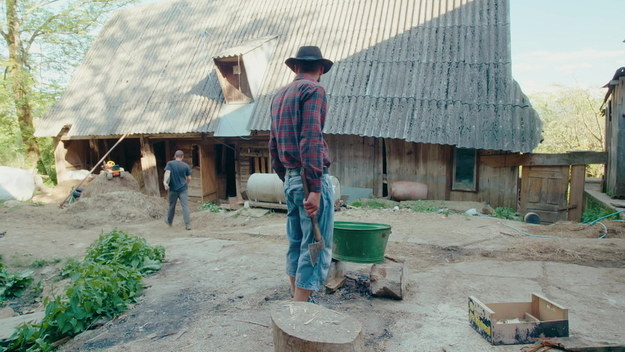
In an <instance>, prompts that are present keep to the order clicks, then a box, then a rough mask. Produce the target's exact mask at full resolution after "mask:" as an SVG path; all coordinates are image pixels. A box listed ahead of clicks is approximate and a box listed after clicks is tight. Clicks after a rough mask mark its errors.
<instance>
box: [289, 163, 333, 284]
mask: <svg viewBox="0 0 625 352" xmlns="http://www.w3.org/2000/svg"><path fill="white" fill-rule="evenodd" d="M284 196H285V198H286V202H287V209H288V213H287V223H286V232H287V236H288V239H289V249H288V251H287V253H286V274H287V275H289V276H293V277H295V285H296V286H297V287H299V288H301V289H304V290H312V291H318V290H320V289H321V288H322V287H323V284H324V282H325V279H326V276H327V275H328V269H329V268H330V262H331V261H332V238H333V231H334V191H333V190H332V184H331V182H330V176H329V175H327V174H324V175H323V179H322V184H321V201H320V204H319V210H318V211H317V222H318V224H319V230H320V232H321V236H322V238H323V241H324V244H325V248H324V249H323V250H322V251H321V252H320V253H319V258H318V259H317V263H316V264H315V266H314V267H313V265H312V263H311V261H310V252H309V250H308V245H309V244H311V243H314V242H315V235H314V233H313V227H312V221H311V220H310V217H308V214H306V210H305V209H304V188H303V186H302V178H301V177H300V176H294V175H289V174H288V173H287V175H286V177H285V180H284Z"/></svg>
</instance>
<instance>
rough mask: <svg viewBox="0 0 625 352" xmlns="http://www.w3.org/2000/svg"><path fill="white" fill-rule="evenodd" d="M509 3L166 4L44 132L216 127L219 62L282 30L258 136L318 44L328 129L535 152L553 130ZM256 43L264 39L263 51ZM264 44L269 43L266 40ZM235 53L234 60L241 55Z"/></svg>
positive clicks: (138, 22)
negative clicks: (536, 97) (513, 42)
mask: <svg viewBox="0 0 625 352" xmlns="http://www.w3.org/2000/svg"><path fill="white" fill-rule="evenodd" d="M509 18H510V16H509V4H508V1H507V0H505V1H504V0H315V1H302V2H300V1H292V0H264V1H255V0H219V1H218V0H186V1H181V0H172V1H169V0H166V1H162V2H160V3H156V4H150V5H144V6H140V7H137V8H132V9H127V10H123V11H120V12H118V13H117V14H116V15H115V16H113V17H112V18H111V20H110V21H109V22H108V23H107V25H106V26H105V28H104V29H103V31H102V33H101V34H100V36H99V37H98V40H97V41H96V43H95V44H94V46H93V48H92V50H90V52H89V54H88V55H87V57H86V58H85V60H84V62H83V64H82V65H81V66H80V68H79V69H78V70H77V71H76V74H75V76H74V79H73V80H72V82H71V84H70V86H69V87H68V89H67V91H66V93H65V95H64V96H63V98H62V99H61V101H60V102H59V103H58V104H57V105H56V106H55V107H54V108H53V109H51V111H50V112H49V114H48V115H47V116H46V118H45V119H43V120H42V121H40V123H39V125H38V129H37V134H38V135H56V133H58V131H59V130H60V129H61V128H62V127H63V125H65V124H71V125H72V128H71V129H70V131H69V135H72V136H92V135H116V134H117V135H119V134H123V133H142V134H143V133H146V134H147V133H189V132H214V131H215V130H216V128H217V123H216V116H218V114H219V110H220V108H221V105H222V104H223V103H224V99H223V96H222V93H221V90H220V87H219V83H218V80H217V77H216V74H215V70H214V64H213V62H212V58H213V57H215V56H218V55H222V56H223V55H224V52H225V53H226V54H228V53H230V54H232V53H235V52H236V53H235V54H240V53H239V52H241V53H242V51H243V50H246V48H249V46H250V45H253V43H255V42H257V41H258V40H260V41H262V40H265V38H266V37H268V36H275V35H278V39H277V40H278V44H277V48H276V51H275V53H274V55H273V57H272V60H271V62H270V64H269V67H268V69H267V74H266V77H265V83H264V85H263V88H262V89H261V91H260V95H259V98H258V99H257V100H256V102H255V103H256V108H255V110H254V113H253V115H252V118H251V120H250V123H249V125H248V126H247V128H248V129H250V130H259V131H263V130H268V129H269V126H270V118H269V105H270V102H271V98H272V96H273V94H274V93H275V92H276V90H277V89H279V88H280V87H282V86H283V85H285V84H287V83H288V82H290V81H291V80H292V79H293V73H292V72H291V71H290V70H289V69H288V68H287V67H286V65H284V60H285V59H286V58H288V57H291V56H293V55H294V54H295V53H296V51H297V48H298V47H299V46H301V45H318V46H320V47H321V49H322V51H323V53H324V56H326V57H328V58H330V59H331V60H333V61H334V62H335V65H334V67H333V68H332V70H331V71H330V72H329V73H328V74H327V75H324V76H323V77H322V79H321V82H322V84H323V85H324V86H325V87H326V91H327V93H328V99H329V111H328V119H327V122H326V128H325V132H326V133H331V134H353V135H361V136H371V137H383V138H399V139H404V140H407V141H411V142H420V143H434V144H450V145H458V146H460V147H467V148H479V149H494V150H508V151H517V152H529V151H531V150H532V149H533V148H534V147H535V146H536V145H537V144H538V142H539V140H540V138H541V137H540V129H541V124H540V120H539V118H538V116H537V114H536V112H535V111H534V110H533V109H532V108H531V106H530V104H529V101H528V99H527V98H526V97H525V96H524V95H523V93H522V92H521V90H520V88H519V86H518V85H517V84H516V82H515V81H514V80H513V79H512V74H511V63H510V57H511V55H510V45H509V44H510V20H509ZM250 43H251V44H250ZM261 44H262V43H261ZM233 50H234V51H233Z"/></svg>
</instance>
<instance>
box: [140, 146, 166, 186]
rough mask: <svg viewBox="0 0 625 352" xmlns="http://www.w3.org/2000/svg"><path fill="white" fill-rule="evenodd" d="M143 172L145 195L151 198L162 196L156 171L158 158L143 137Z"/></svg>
mask: <svg viewBox="0 0 625 352" xmlns="http://www.w3.org/2000/svg"><path fill="white" fill-rule="evenodd" d="M141 172H142V173H143V187H144V189H145V193H146V194H147V195H150V196H156V197H159V196H160V195H161V192H160V187H159V182H158V172H157V170H156V156H155V155H154V149H153V148H152V144H151V143H150V141H149V140H148V139H147V138H145V137H141Z"/></svg>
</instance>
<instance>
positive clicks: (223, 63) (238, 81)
mask: <svg viewBox="0 0 625 352" xmlns="http://www.w3.org/2000/svg"><path fill="white" fill-rule="evenodd" d="M214 61H215V66H217V75H218V77H219V83H220V84H221V88H222V91H223V93H224V98H225V99H226V103H228V104H231V103H250V102H252V101H254V98H253V97H252V90H251V89H250V84H249V82H248V78H247V72H246V70H245V65H244V64H243V60H242V58H241V55H239V56H234V57H233V56H231V57H222V58H216V59H214Z"/></svg>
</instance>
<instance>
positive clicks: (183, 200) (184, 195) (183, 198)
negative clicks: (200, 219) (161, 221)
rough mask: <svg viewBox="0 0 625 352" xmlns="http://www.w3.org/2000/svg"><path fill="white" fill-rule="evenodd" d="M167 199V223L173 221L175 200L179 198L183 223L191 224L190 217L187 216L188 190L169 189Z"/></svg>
mask: <svg viewBox="0 0 625 352" xmlns="http://www.w3.org/2000/svg"><path fill="white" fill-rule="evenodd" d="M167 198H168V200H169V209H168V210H167V223H168V224H170V225H171V224H172V223H173V222H174V214H175V213H176V202H178V199H180V206H181V207H182V217H183V218H184V224H185V225H188V226H190V225H191V217H190V216H189V192H188V190H186V189H185V190H184V191H181V192H176V191H172V190H171V189H170V190H169V192H168V193H167Z"/></svg>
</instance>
